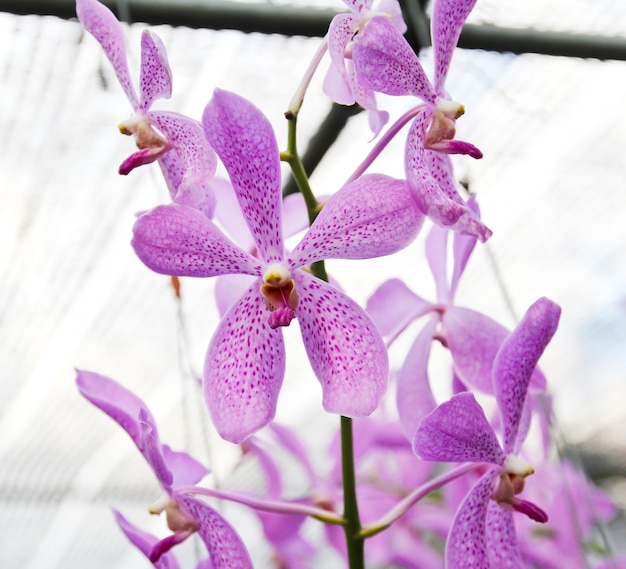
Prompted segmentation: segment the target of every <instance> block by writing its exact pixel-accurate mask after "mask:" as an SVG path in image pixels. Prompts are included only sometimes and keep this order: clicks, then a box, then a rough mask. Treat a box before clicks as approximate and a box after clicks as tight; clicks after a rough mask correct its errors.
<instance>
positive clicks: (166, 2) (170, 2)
mask: <svg viewBox="0 0 626 569" xmlns="http://www.w3.org/2000/svg"><path fill="white" fill-rule="evenodd" d="M104 3H105V4H107V5H109V6H111V7H113V8H114V9H115V7H116V5H117V2H115V1H112V0H106V1H105V2H104ZM124 4H126V6H127V7H128V11H129V13H130V16H131V18H132V20H133V21H137V22H145V23H147V24H152V25H154V24H169V25H172V26H186V27H190V28H208V29H216V30H220V29H235V30H241V31H243V32H261V33H266V34H270V33H276V34H283V35H287V36H294V35H302V36H308V37H321V36H323V35H325V34H326V31H327V30H328V23H329V22H330V20H331V18H332V17H333V16H334V15H335V14H337V12H336V11H334V10H330V9H327V8H326V9H314V8H311V9H308V8H307V9H305V8H297V7H293V6H277V5H276V4H241V3H236V2H228V1H227V2H217V1H211V0H208V1H207V0H202V1H201V2H199V1H197V0H195V1H194V0H126V1H125V2H124ZM0 11H5V12H12V13H14V14H39V15H54V16H58V17H60V18H65V19H69V18H73V17H75V16H76V12H75V2H74V0H0ZM414 43H417V42H414ZM459 47H462V48H466V49H484V50H488V51H497V52H510V53H517V54H520V53H539V54H544V55H560V56H565V57H581V58H596V59H615V60H620V61H626V39H625V38H623V37H608V36H591V35H582V34H569V33H557V32H543V31H541V32H540V31H537V30H532V29H514V28H500V27H496V26H490V25H472V24H468V25H466V26H465V28H464V29H463V33H462V34H461V38H460V40H459Z"/></svg>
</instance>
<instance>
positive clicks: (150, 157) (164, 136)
mask: <svg viewBox="0 0 626 569" xmlns="http://www.w3.org/2000/svg"><path fill="white" fill-rule="evenodd" d="M76 14H77V15H78V19H79V20H80V21H81V23H82V24H83V25H84V26H85V29H86V30H87V31H88V32H89V33H90V34H91V35H92V36H94V38H96V40H97V41H98V42H99V43H100V45H101V46H102V48H103V50H104V52H105V54H106V56H107V58H108V59H109V61H110V62H111V64H112V65H113V69H114V70H115V74H116V76H117V78H118V80H119V82H120V84H121V86H122V89H123V90H124V93H126V96H127V97H128V100H129V101H130V103H131V105H132V107H133V111H134V112H135V114H134V115H133V116H132V117H131V118H129V119H128V120H126V121H124V122H122V123H121V124H120V125H119V129H120V131H121V132H122V134H127V135H130V134H132V135H134V136H135V142H136V144H137V147H138V148H139V150H138V151H137V152H135V153H133V154H131V155H130V156H129V157H128V158H127V159H126V160H124V162H122V164H121V165H120V168H119V173H120V174H124V175H126V174H128V173H129V172H131V171H132V170H133V169H135V168H136V167H138V166H142V165H144V164H150V163H151V162H154V161H157V160H158V162H159V165H160V166H161V170H162V172H163V175H164V177H165V180H166V182H167V185H168V188H169V191H170V194H171V196H172V199H173V200H174V201H175V202H177V203H182V204H185V205H189V206H192V207H196V208H197V209H199V210H200V211H202V212H204V213H205V214H206V215H208V216H209V217H210V216H212V215H213V209H214V208H215V197H214V196H213V192H212V190H211V187H210V180H211V178H212V177H213V175H214V174H215V169H216V166H217V159H216V157H215V153H214V152H213V150H212V149H211V147H210V146H209V144H208V142H207V141H206V139H205V137H204V134H203V132H202V127H201V126H200V124H199V123H198V122H196V121H194V120H192V119H190V118H188V117H186V116H183V115H181V114H178V113H173V112H165V111H150V107H151V106H152V103H153V102H154V101H156V100H157V99H162V98H165V99H168V98H169V97H170V96H171V94H172V72H171V70H170V66H169V63H168V60H167V54H166V52H165V47H164V46H163V42H162V41H161V39H160V38H159V37H158V36H157V35H156V34H155V33H153V32H151V31H149V30H144V31H143V33H142V35H141V75H140V79H139V91H140V95H139V97H137V93H136V92H135V88H134V87H133V83H132V81H131V78H130V72H129V69H128V62H127V59H126V41H125V39H124V32H123V30H122V26H121V25H120V23H119V22H118V20H117V18H116V17H115V15H114V14H113V12H111V10H109V9H108V8H107V7H106V6H104V5H103V4H101V3H100V2H98V1H97V0H76Z"/></svg>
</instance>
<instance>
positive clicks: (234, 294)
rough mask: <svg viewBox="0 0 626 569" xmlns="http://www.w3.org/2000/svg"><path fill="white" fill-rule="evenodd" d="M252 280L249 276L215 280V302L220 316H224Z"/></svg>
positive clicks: (222, 276) (232, 276) (220, 277)
mask: <svg viewBox="0 0 626 569" xmlns="http://www.w3.org/2000/svg"><path fill="white" fill-rule="evenodd" d="M252 279H254V280H256V277H251V276H250V275H221V276H219V277H217V278H216V279H215V290H214V293H215V302H216V304H217V310H218V312H219V313H220V316H222V317H223V316H224V315H225V314H226V313H227V312H228V311H229V310H230V307H231V306H233V304H235V302H237V301H238V300H239V299H240V298H241V297H242V296H243V295H244V293H245V292H246V291H247V290H248V288H249V287H250V284H251V283H252Z"/></svg>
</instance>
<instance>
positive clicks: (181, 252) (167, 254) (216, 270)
mask: <svg viewBox="0 0 626 569" xmlns="http://www.w3.org/2000/svg"><path fill="white" fill-rule="evenodd" d="M133 234H134V235H133V240H132V243H131V244H132V246H133V249H134V250H135V253H137V256H138V257H139V258H140V259H141V260H142V261H143V263H144V264H145V265H146V266H148V267H149V268H150V269H152V270H153V271H155V272H157V273H161V274H164V275H177V276H187V277H213V276H216V275H227V274H238V273H240V274H247V275H259V274H260V271H261V265H260V263H259V262H258V261H257V260H256V259H255V258H254V257H252V256H251V255H249V254H248V253H246V252H245V251H243V250H242V249H239V247H237V246H236V245H235V244H233V243H232V242H231V241H230V240H229V239H228V238H227V237H226V236H225V235H224V234H223V233H222V232H221V231H220V230H219V229H218V228H217V227H216V226H215V225H214V224H213V222H212V221H211V220H210V219H208V218H207V217H206V215H203V214H202V213H201V212H199V211H197V210H195V209H193V208H190V207H187V206H183V205H178V204H170V205H162V206H158V207H156V208H155V209H153V210H152V211H150V212H148V213H145V214H143V215H142V216H140V217H139V219H137V221H136V222H135V226H134V227H133Z"/></svg>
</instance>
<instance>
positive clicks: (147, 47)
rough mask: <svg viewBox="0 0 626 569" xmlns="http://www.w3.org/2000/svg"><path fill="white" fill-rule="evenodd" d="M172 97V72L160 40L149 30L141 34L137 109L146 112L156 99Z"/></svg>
mask: <svg viewBox="0 0 626 569" xmlns="http://www.w3.org/2000/svg"><path fill="white" fill-rule="evenodd" d="M171 96H172V70H171V69H170V64H169V62H168V60H167V52H166V51H165V46H164V45H163V42H162V41H161V38H160V37H159V36H157V35H156V34H155V33H154V32H151V31H150V30H144V31H143V32H142V33H141V72H140V77H139V108H140V109H141V110H142V111H147V110H148V109H149V108H150V107H151V106H152V103H153V102H154V101H156V100H157V99H169V98H170V97H171Z"/></svg>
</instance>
